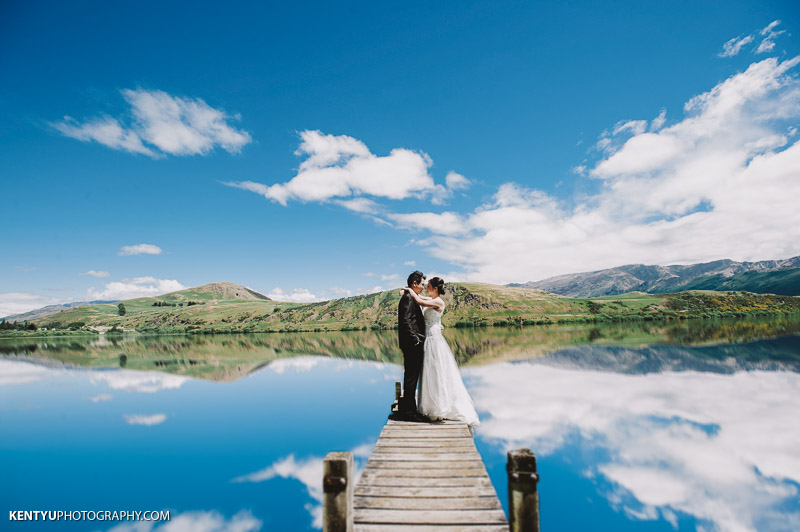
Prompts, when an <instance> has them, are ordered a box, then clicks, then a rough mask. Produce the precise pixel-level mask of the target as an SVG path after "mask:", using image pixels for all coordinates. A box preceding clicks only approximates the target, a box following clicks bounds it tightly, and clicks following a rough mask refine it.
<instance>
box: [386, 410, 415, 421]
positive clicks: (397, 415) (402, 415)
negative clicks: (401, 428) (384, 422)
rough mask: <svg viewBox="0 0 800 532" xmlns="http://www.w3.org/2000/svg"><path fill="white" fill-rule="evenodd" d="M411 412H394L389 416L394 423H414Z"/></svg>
mask: <svg viewBox="0 0 800 532" xmlns="http://www.w3.org/2000/svg"><path fill="white" fill-rule="evenodd" d="M411 416H412V413H411V412H392V413H391V414H389V419H391V420H392V421H412V419H411Z"/></svg>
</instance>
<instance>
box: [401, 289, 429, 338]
mask: <svg viewBox="0 0 800 532" xmlns="http://www.w3.org/2000/svg"><path fill="white" fill-rule="evenodd" d="M397 336H398V340H399V341H400V349H401V350H403V351H405V350H407V349H414V348H420V347H422V344H423V342H425V318H424V317H423V316H422V309H420V308H419V305H418V304H417V302H416V301H414V298H413V297H411V296H410V295H409V294H408V293H407V292H406V293H404V294H403V296H402V297H401V298H400V304H399V305H398V306H397Z"/></svg>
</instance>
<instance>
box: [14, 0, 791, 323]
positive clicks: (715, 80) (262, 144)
mask: <svg viewBox="0 0 800 532" xmlns="http://www.w3.org/2000/svg"><path fill="white" fill-rule="evenodd" d="M0 10H1V11H0V12H1V13H2V17H0V67H1V68H2V72H3V76H2V78H0V79H2V81H0V117H2V118H1V119H0V136H2V141H1V142H0V178H1V179H2V190H3V209H2V210H0V222H2V223H3V226H4V227H5V229H6V230H5V231H3V234H2V236H0V248H1V249H2V250H3V251H2V254H3V260H2V268H3V275H2V277H1V278H0V316H2V315H6V314H11V313H13V312H21V311H24V310H29V309H31V308H36V307H39V306H42V305H43V304H48V303H56V302H64V301H74V300H85V299H96V298H109V299H119V298H127V297H134V296H136V295H153V294H156V293H161V292H164V291H170V290H173V289H176V288H180V287H189V286H196V285H199V284H204V283H207V282H212V281H223V280H226V281H232V282H236V283H240V284H243V285H246V286H248V287H251V288H253V289H255V290H258V291H261V292H263V293H265V294H271V295H272V296H273V297H276V298H278V299H294V300H315V299H326V298H331V297H340V296H344V295H352V294H357V293H364V292H370V291H373V290H377V289H378V288H377V287H381V288H382V289H387V288H390V287H394V286H399V285H401V284H402V280H403V279H404V278H405V276H406V275H407V274H408V272H409V271H410V270H412V269H414V268H415V267H416V268H420V269H422V270H423V271H424V272H426V273H429V274H440V275H443V276H444V277H445V278H446V280H475V281H484V282H492V283H507V282H524V281H529V280H537V279H542V278H545V277H549V276H552V275H557V274H560V273H570V272H576V271H587V270H593V269H600V268H606V267H612V266H616V265H620V264H627V263H634V262H636V263H648V264H674V263H691V262H700V261H706V260H715V259H719V258H733V259H738V260H761V259H779V258H787V257H791V256H794V255H798V254H800V243H799V242H800V229H798V228H800V214H798V211H800V210H799V209H797V208H796V206H795V204H796V200H797V198H798V197H800V182H799V181H800V180H798V179H797V176H798V175H800V145H799V144H798V143H797V141H798V135H797V128H798V125H799V124H798V122H800V85H799V84H798V79H797V75H798V71H800V67H798V66H797V59H795V58H796V57H797V56H798V54H800V50H799V49H798V45H797V39H796V37H795V35H796V34H797V32H798V24H800V16H798V15H800V8H798V7H797V4H796V2H791V1H787V2H777V1H775V2H761V3H758V4H756V3H754V2H735V1H734V2H726V3H724V4H723V3H719V2H659V3H655V2H646V3H643V2H613V3H611V2H606V3H602V5H600V4H599V3H596V2H570V3H559V4H555V3H553V5H541V3H533V2H527V3H523V2H472V3H470V2H460V3H458V4H455V3H437V5H435V6H431V5H426V4H425V3H416V4H403V5H402V6H401V5H399V4H398V5H386V4H382V3H363V4H355V3H354V4H349V5H346V6H342V5H333V4H330V3H320V4H309V3H305V4H301V3H293V4H291V5H289V4H288V3H287V4H271V3H253V4H252V5H247V4H238V3H229V4H226V5H225V6H224V9H223V8H221V7H220V6H219V5H218V4H211V3H209V4H202V3H192V4H185V5H175V6H166V7H165V6H163V5H161V4H160V3H159V4H157V3H148V2H139V3H136V4H135V5H128V6H116V5H110V4H108V3H99V2H98V3H91V2H82V3H70V4H62V3H55V2H53V3H31V2H26V3H23V2H13V1H12V2H5V3H4V4H3V7H2V8H0Z"/></svg>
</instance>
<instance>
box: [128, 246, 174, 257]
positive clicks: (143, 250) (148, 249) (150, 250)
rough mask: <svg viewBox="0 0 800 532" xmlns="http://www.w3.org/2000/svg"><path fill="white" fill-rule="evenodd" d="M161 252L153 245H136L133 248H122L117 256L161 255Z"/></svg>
mask: <svg viewBox="0 0 800 532" xmlns="http://www.w3.org/2000/svg"><path fill="white" fill-rule="evenodd" d="M162 252H163V250H162V249H161V248H160V247H158V246H155V245H153V244H136V245H135V246H122V248H121V249H120V250H119V255H121V256H128V255H161V253H162Z"/></svg>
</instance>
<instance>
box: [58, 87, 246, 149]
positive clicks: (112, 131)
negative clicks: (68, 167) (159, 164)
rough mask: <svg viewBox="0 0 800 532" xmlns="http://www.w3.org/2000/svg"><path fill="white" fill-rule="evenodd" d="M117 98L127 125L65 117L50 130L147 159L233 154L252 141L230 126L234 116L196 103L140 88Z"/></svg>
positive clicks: (109, 119)
mask: <svg viewBox="0 0 800 532" xmlns="http://www.w3.org/2000/svg"><path fill="white" fill-rule="evenodd" d="M122 95H123V96H124V98H125V100H126V102H127V103H128V105H130V116H127V117H125V119H123V120H124V121H127V122H129V125H124V124H123V123H122V121H121V120H118V119H116V118H112V117H110V116H101V117H98V118H94V119H90V120H87V121H85V122H83V123H80V122H78V121H76V120H75V119H73V118H70V117H65V118H64V120H63V121H61V122H57V123H54V124H52V125H53V127H55V128H56V129H57V130H58V131H60V132H61V133H62V134H64V135H66V136H67V137H71V138H74V139H77V140H81V141H84V142H90V141H95V142H98V143H100V144H103V145H104V146H108V147H109V148H112V149H116V150H122V151H127V152H130V153H140V154H143V155H147V156H149V157H160V156H163V155H164V154H170V155H198V154H200V155H205V154H207V153H209V152H211V151H212V150H213V149H214V148H216V147H221V148H222V149H224V150H226V151H228V152H230V153H237V152H239V151H241V149H242V147H243V146H245V145H246V144H248V143H249V142H250V140H251V139H250V135H249V134H248V133H247V132H246V131H242V130H237V129H235V128H233V127H231V125H230V124H229V122H230V121H231V120H232V119H235V118H236V117H231V116H229V115H227V114H225V112H224V111H221V110H219V109H214V108H213V107H210V106H209V105H208V104H206V103H205V102H204V101H203V100H201V99H199V98H197V99H192V98H181V97H177V96H170V95H169V94H167V93H166V92H163V91H147V90H144V89H136V90H130V89H126V90H123V91H122Z"/></svg>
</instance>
